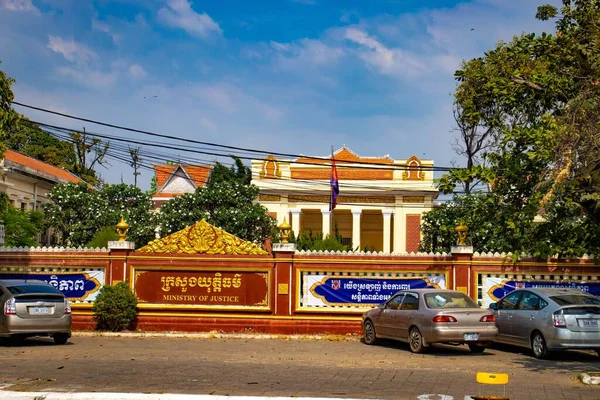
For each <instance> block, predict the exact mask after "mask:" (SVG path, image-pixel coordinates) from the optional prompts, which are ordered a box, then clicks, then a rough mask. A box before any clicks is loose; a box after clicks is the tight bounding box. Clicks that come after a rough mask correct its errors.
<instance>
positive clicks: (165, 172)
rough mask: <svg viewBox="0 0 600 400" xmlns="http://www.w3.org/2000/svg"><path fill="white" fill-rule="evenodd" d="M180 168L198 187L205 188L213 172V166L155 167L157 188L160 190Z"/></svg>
mask: <svg viewBox="0 0 600 400" xmlns="http://www.w3.org/2000/svg"><path fill="white" fill-rule="evenodd" d="M179 166H180V167H181V168H182V169H183V170H184V171H185V172H186V173H187V174H188V175H189V177H190V178H191V179H192V181H193V182H194V184H195V185H196V186H197V187H204V185H206V183H207V182H208V177H209V176H210V171H212V166H210V165H181V164H178V165H155V166H154V174H155V176H156V187H157V188H158V189H159V190H160V188H162V187H163V185H164V184H165V183H166V182H167V180H169V178H170V177H171V175H172V174H173V173H174V172H175V171H176V170H177V167H179Z"/></svg>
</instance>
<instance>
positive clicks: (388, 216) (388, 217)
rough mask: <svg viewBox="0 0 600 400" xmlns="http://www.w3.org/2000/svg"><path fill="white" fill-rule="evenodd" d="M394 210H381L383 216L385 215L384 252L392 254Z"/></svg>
mask: <svg viewBox="0 0 600 400" xmlns="http://www.w3.org/2000/svg"><path fill="white" fill-rule="evenodd" d="M393 213H394V210H390V209H383V210H381V214H383V252H384V253H391V251H390V247H391V246H390V245H391V242H392V237H391V236H392V235H391V233H392V229H391V228H392V214H393Z"/></svg>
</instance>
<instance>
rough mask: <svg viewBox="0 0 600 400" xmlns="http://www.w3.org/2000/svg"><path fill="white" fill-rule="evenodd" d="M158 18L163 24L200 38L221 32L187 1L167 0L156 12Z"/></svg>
mask: <svg viewBox="0 0 600 400" xmlns="http://www.w3.org/2000/svg"><path fill="white" fill-rule="evenodd" d="M158 17H159V19H160V20H162V22H164V23H165V24H167V25H169V26H172V27H175V28H181V29H183V30H184V31H186V32H187V33H189V34H191V35H195V36H199V37H201V38H207V37H209V36H211V35H221V34H222V33H223V31H222V30H221V28H220V27H219V24H217V23H216V22H215V21H214V20H213V19H212V18H211V17H210V16H209V15H208V14H206V13H202V14H199V13H197V12H195V11H194V10H193V9H192V3H191V2H188V1H187V0H168V1H167V6H166V7H163V8H161V9H160V10H158Z"/></svg>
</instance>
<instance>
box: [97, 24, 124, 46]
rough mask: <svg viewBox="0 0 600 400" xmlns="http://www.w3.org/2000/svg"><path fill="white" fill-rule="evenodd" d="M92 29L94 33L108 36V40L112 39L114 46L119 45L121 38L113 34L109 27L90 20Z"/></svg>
mask: <svg viewBox="0 0 600 400" xmlns="http://www.w3.org/2000/svg"><path fill="white" fill-rule="evenodd" d="M92 29H93V30H95V31H99V32H103V33H105V34H107V35H108V36H110V38H111V39H112V41H113V43H114V44H116V45H118V44H119V43H120V40H121V36H120V35H117V34H116V33H114V32H113V30H112V28H111V27H110V25H108V24H106V23H104V22H102V21H98V20H97V19H93V20H92Z"/></svg>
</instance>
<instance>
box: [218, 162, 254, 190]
mask: <svg viewBox="0 0 600 400" xmlns="http://www.w3.org/2000/svg"><path fill="white" fill-rule="evenodd" d="M231 158H233V160H234V165H232V166H231V167H230V168H227V167H226V166H224V165H223V164H221V163H220V162H217V163H216V164H215V166H214V167H213V170H212V173H211V176H210V181H209V182H208V186H209V187H211V186H213V185H216V184H219V183H223V182H236V183H240V184H243V185H249V184H250V182H251V181H252V171H251V170H250V168H249V167H247V166H246V165H244V163H243V161H242V160H241V159H240V158H239V157H236V156H231Z"/></svg>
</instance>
